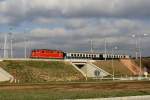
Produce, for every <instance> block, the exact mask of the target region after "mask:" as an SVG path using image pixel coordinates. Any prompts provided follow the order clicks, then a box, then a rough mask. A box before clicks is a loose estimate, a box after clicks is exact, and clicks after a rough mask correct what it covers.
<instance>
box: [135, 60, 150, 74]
mask: <svg viewBox="0 0 150 100" xmlns="http://www.w3.org/2000/svg"><path fill="white" fill-rule="evenodd" d="M135 63H136V64H137V65H140V61H139V59H138V60H135ZM142 67H143V68H146V69H147V71H148V72H149V73H150V58H142Z"/></svg>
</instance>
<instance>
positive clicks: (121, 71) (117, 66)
mask: <svg viewBox="0 0 150 100" xmlns="http://www.w3.org/2000/svg"><path fill="white" fill-rule="evenodd" d="M94 64H95V65H96V66H98V67H100V68H102V69H103V70H105V71H107V72H109V73H110V74H112V73H113V68H112V61H111V60H107V61H96V62H94ZM113 66H114V74H115V76H118V77H121V76H126V75H128V76H131V75H132V72H131V71H130V70H129V69H128V68H127V67H126V66H124V65H123V64H122V63H121V62H120V61H119V60H113Z"/></svg>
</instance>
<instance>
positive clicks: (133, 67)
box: [120, 59, 143, 75]
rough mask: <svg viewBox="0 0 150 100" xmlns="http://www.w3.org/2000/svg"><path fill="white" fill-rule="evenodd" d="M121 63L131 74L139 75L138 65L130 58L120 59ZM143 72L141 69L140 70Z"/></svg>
mask: <svg viewBox="0 0 150 100" xmlns="http://www.w3.org/2000/svg"><path fill="white" fill-rule="evenodd" d="M120 61H121V63H122V64H124V65H125V66H126V67H127V68H128V69H129V70H130V71H131V72H132V73H133V75H139V73H140V67H139V66H138V65H136V64H135V62H133V61H132V60H131V59H121V60H120ZM141 73H142V74H143V70H142V71H141Z"/></svg>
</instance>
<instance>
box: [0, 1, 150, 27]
mask: <svg viewBox="0 0 150 100" xmlns="http://www.w3.org/2000/svg"><path fill="white" fill-rule="evenodd" d="M149 4H150V1H149V0H132V1H131V0H111V1H108V0H5V1H3V2H0V9H1V10H0V13H1V15H3V17H7V16H9V17H8V18H7V20H10V21H9V22H10V23H14V24H16V23H22V22H24V21H30V20H35V19H39V18H41V19H42V18H43V19H42V21H45V20H44V18H49V17H51V18H56V17H57V18H60V17H62V18H77V17H79V18H93V17H94V18H106V17H107V18H138V19H141V18H149V17H150V12H149V10H148V9H150V6H149ZM6 22H8V21H6ZM0 23H1V22H0Z"/></svg>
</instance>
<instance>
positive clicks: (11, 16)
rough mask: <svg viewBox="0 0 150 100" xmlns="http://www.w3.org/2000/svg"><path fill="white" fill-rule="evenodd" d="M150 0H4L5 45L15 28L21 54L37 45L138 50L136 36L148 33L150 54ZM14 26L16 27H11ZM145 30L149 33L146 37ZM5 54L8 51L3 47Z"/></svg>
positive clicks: (0, 18) (0, 17) (0, 3)
mask: <svg viewBox="0 0 150 100" xmlns="http://www.w3.org/2000/svg"><path fill="white" fill-rule="evenodd" d="M149 9H150V0H0V47H1V48H3V41H4V39H3V37H4V35H5V34H8V33H9V32H10V31H11V32H12V33H13V47H14V55H15V56H23V52H24V51H23V46H24V42H23V39H24V37H26V38H27V39H28V41H29V42H28V48H29V50H28V53H29V52H30V50H31V49H35V48H48V49H62V50H66V51H70V50H79V51H85V50H86V51H87V50H89V48H90V43H89V41H90V39H92V40H93V41H94V49H95V50H97V51H103V50H104V40H105V39H106V40H107V42H108V43H107V44H108V51H110V50H111V49H112V48H113V47H114V46H118V48H119V52H120V53H128V54H132V55H134V49H135V39H133V38H132V37H131V36H132V34H138V36H139V37H140V38H142V50H143V52H142V54H143V55H145V56H150V52H149V51H150V45H148V44H149V43H150V39H149V35H150V12H149ZM10 28H12V30H10ZM143 34H148V36H147V37H143ZM1 56H2V50H1Z"/></svg>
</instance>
